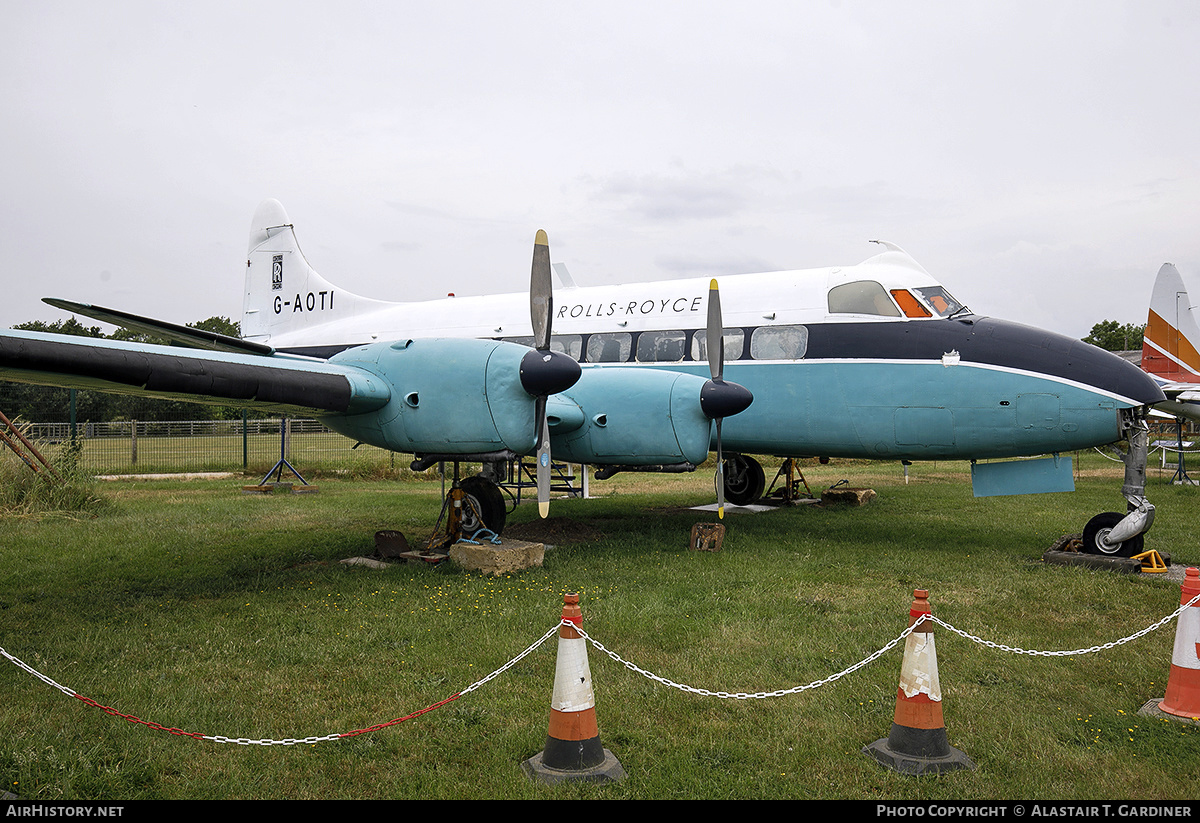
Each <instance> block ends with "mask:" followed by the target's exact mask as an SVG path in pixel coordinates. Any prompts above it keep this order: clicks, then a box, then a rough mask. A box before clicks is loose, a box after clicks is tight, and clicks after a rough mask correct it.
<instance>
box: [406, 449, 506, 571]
mask: <svg viewBox="0 0 1200 823" xmlns="http://www.w3.org/2000/svg"><path fill="white" fill-rule="evenodd" d="M507 519H508V507H507V506H506V505H505V503H504V495H503V494H502V493H501V491H500V487H499V486H497V485H496V484H495V483H494V482H492V481H491V480H490V479H488V478H487V477H484V476H483V475H481V474H477V475H474V476H473V477H468V478H466V479H465V480H462V481H460V480H459V479H458V463H457V462H456V463H455V464H454V481H453V482H452V483H451V486H450V491H449V492H447V494H446V498H445V500H444V501H443V502H442V512H441V514H440V515H438V523H437V526H435V527H434V532H433V535H432V536H431V537H430V538H429V540H428V541H427V542H426V544H425V546H424V548H423V552H424V553H427V554H439V555H443V556H444V555H445V553H446V552H448V551H449V548H450V546H452V545H453V544H454V543H457V542H458V541H459V540H460V539H463V538H468V539H476V540H478V539H479V538H480V536H483V537H487V538H489V539H490V538H499V536H500V533H501V532H502V531H504V523H505V521H506V520H507Z"/></svg>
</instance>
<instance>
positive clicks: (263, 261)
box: [241, 200, 388, 343]
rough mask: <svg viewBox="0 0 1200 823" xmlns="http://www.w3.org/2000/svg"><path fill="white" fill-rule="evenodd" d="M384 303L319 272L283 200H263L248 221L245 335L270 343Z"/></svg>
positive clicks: (243, 326)
mask: <svg viewBox="0 0 1200 823" xmlns="http://www.w3.org/2000/svg"><path fill="white" fill-rule="evenodd" d="M386 305H388V304H387V303H386V302H384V301H379V300H371V299H369V298H365V297H359V296H358V295H356V294H351V293H350V292H347V291H344V290H343V289H339V288H336V287H334V286H333V285H332V284H330V283H329V282H328V281H327V280H325V279H324V278H323V277H321V275H319V274H317V273H316V271H314V270H313V267H312V266H310V265H309V264H308V261H307V260H306V259H305V258H304V253H303V252H301V251H300V245H299V244H298V243H297V242H296V234H295V231H294V230H293V228H292V224H291V222H290V221H289V220H288V216H287V212H286V211H284V209H283V206H282V204H280V202H279V201H278V200H264V201H263V202H262V203H261V204H259V207H258V209H257V210H256V211H255V212H254V219H253V220H252V221H251V223H250V248H249V251H248V254H247V259H246V288H245V296H244V302H243V304H242V326H241V330H242V337H243V338H245V339H247V340H253V341H255V342H259V343H266V342H267V341H268V340H270V339H271V338H273V337H275V338H278V337H280V336H281V335H284V334H287V335H289V336H292V335H293V333H296V332H304V331H306V330H309V329H315V328H316V327H318V326H324V325H325V324H327V323H332V322H334V321H338V320H348V319H350V318H352V317H354V316H355V315H357V314H361V313H363V312H367V311H371V310H373V309H377V308H380V307H382V306H386ZM293 342H302V341H300V340H298V339H297V340H295V341H293Z"/></svg>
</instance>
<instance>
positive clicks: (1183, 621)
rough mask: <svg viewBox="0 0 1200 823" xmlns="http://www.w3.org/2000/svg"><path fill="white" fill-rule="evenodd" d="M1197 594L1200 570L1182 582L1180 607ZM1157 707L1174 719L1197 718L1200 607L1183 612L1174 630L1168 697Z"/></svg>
mask: <svg viewBox="0 0 1200 823" xmlns="http://www.w3.org/2000/svg"><path fill="white" fill-rule="evenodd" d="M1198 594H1200V571H1198V570H1196V569H1195V568H1189V569H1188V570H1187V572H1186V574H1185V576H1184V579H1183V587H1182V593H1181V595H1180V598H1179V604H1180V605H1181V606H1182V605H1184V604H1186V603H1188V602H1189V601H1191V600H1192V598H1194V597H1195V596H1196V595H1198ZM1158 708H1159V709H1161V710H1162V711H1164V712H1166V713H1167V714H1173V715H1175V716H1176V717H1188V718H1193V719H1200V604H1196V605H1193V606H1191V607H1190V608H1187V609H1184V610H1183V612H1182V613H1181V614H1180V615H1179V624H1178V625H1177V626H1176V627H1175V648H1174V650H1173V651H1172V652H1171V674H1170V677H1169V678H1168V680H1167V695H1166V697H1164V698H1163V700H1162V702H1161V703H1159V704H1158Z"/></svg>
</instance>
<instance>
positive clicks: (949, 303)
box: [913, 286, 966, 317]
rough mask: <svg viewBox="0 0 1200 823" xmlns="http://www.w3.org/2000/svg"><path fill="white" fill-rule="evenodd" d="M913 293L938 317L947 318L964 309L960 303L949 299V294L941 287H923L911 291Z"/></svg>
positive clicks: (951, 298)
mask: <svg viewBox="0 0 1200 823" xmlns="http://www.w3.org/2000/svg"><path fill="white" fill-rule="evenodd" d="M913 291H915V292H916V293H917V294H919V295H921V297H923V298H924V299H925V302H926V303H928V304H929V305H930V306H933V310H934V311H935V312H937V313H938V316H939V317H949V316H950V315H952V314H954V313H955V312H959V311H962V310H963V309H965V308H966V306H964V305H963V304H962V303H959V302H958V301H957V300H955V299H954V298H953V297H951V296H950V292H948V291H946V290H945V289H944V288H942V287H941V286H925V287H924V288H920V289H913Z"/></svg>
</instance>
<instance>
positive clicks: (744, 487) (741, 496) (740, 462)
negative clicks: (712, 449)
mask: <svg viewBox="0 0 1200 823" xmlns="http://www.w3.org/2000/svg"><path fill="white" fill-rule="evenodd" d="M723 468H724V474H725V499H726V500H727V501H728V502H730V503H732V504H733V505H735V506H749V505H750V504H751V503H753V502H754V501H756V500H758V499H759V498H760V497H762V494H763V489H765V488H766V487H767V476H766V474H764V473H763V467H762V466H760V465H759V463H758V461H757V460H755V459H754V458H753V457H746V456H745V455H744V454H731V455H729V456H728V457H726V458H725V461H724V467H723Z"/></svg>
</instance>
